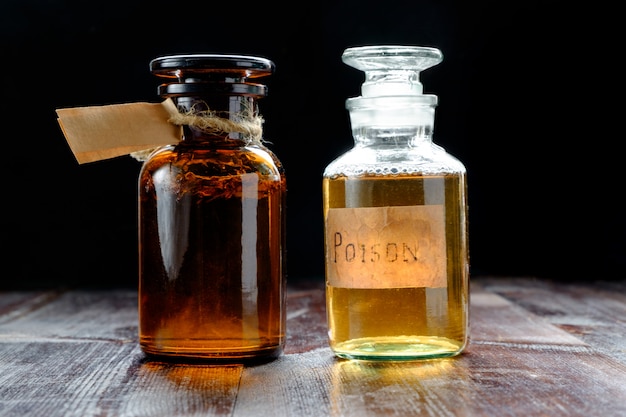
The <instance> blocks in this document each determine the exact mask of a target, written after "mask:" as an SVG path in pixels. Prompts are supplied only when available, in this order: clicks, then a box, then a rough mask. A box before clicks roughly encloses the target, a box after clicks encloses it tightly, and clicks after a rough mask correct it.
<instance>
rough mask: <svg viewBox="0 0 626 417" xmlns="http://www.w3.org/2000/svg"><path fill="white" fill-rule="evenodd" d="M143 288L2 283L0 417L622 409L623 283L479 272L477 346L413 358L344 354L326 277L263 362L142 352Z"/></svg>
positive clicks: (304, 294) (300, 291)
mask: <svg viewBox="0 0 626 417" xmlns="http://www.w3.org/2000/svg"><path fill="white" fill-rule="evenodd" d="M136 297H137V294H136V292H135V291H130V290H108V291H104V290H102V291H81V290H71V291H61V290H58V291H32V292H28V291H23V292H0V416H1V417H13V416H16V417H17V416H19V417H30V416H33V417H34V416H36V417H42V416H46V417H56V416H62V417H67V416H80V417H91V416H93V417H96V416H97V417H103V416H146V417H148V416H149V417H160V416H163V417H178V416H235V417H237V416H262V417H265V416H268V417H280V416H303V417H308V416H358V417H366V416H498V417H500V416H550V417H552V416H585V417H588V416H603V417H604V416H608V417H613V416H615V417H618V416H619V417H623V416H626V352H625V350H626V343H625V335H626V282H621V283H620V282H610V283H602V282H596V283H589V284H580V283H579V284H566V283H555V282H545V281H538V280H534V279H504V278H497V277H494V278H491V277H485V278H477V279H474V280H472V291H471V302H470V305H471V311H470V313H471V314H470V320H471V332H470V334H471V340H470V344H469V346H468V349H467V350H466V351H465V352H464V353H463V354H462V355H460V356H458V357H456V358H448V359H440V360H431V361H424V362H405V363H402V362H399V363H393V362H391V363H368V362H356V361H348V360H341V359H338V358H336V357H334V355H333V354H332V352H331V351H330V349H329V348H328V346H327V327H326V316H325V307H324V300H325V299H324V289H323V284H322V283H321V281H318V282H309V283H305V284H302V283H298V285H292V286H290V288H289V292H288V313H287V315H288V321H287V331H288V337H287V346H286V349H285V354H284V355H282V356H281V357H280V358H278V359H277V360H275V361H273V362H270V363H266V364H261V365H256V366H243V365H239V364H231V365H211V364H176V363H167V362H160V361H152V360H148V359H146V358H145V357H144V355H143V353H142V352H141V350H140V349H139V345H138V342H137V308H136Z"/></svg>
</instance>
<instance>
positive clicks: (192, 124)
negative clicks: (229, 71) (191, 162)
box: [172, 95, 262, 143]
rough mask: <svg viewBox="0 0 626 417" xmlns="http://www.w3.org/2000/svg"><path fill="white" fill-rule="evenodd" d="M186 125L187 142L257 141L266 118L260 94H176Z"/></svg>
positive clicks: (181, 115) (181, 116) (181, 122)
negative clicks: (260, 109) (259, 103)
mask: <svg viewBox="0 0 626 417" xmlns="http://www.w3.org/2000/svg"><path fill="white" fill-rule="evenodd" d="M172 99H173V100H174V103H175V104H176V106H177V108H178V111H179V115H178V117H179V118H178V119H177V124H181V125H182V126H183V142H198V141H207V140H210V141H212V142H215V141H223V142H242V143H249V142H256V141H260V139H261V137H262V120H261V118H260V117H259V114H258V106H257V101H256V97H252V96H244V95H207V96H179V97H172Z"/></svg>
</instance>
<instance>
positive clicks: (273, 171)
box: [141, 144, 284, 177]
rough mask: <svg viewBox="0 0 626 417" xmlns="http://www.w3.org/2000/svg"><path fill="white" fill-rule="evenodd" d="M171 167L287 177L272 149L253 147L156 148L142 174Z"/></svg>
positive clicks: (177, 172)
mask: <svg viewBox="0 0 626 417" xmlns="http://www.w3.org/2000/svg"><path fill="white" fill-rule="evenodd" d="M162 167H167V168H168V170H169V171H170V172H171V173H174V174H175V175H180V174H181V173H189V174H195V175H201V176H227V175H242V174H246V173H258V174H259V175H261V176H268V177H271V176H283V175H284V168H283V165H282V163H281V162H280V160H279V159H278V158H277V156H276V155H275V154H274V153H273V152H272V151H271V150H269V149H268V148H266V147H264V146H262V145H260V146H257V145H251V146H228V147H217V146H189V145H181V144H179V145H168V146H164V147H161V148H159V149H157V150H155V151H154V152H153V153H152V154H151V155H150V157H149V158H148V159H147V160H146V161H145V162H144V163H143V165H142V168H141V171H142V173H143V172H145V173H154V172H156V171H157V170H161V168H162Z"/></svg>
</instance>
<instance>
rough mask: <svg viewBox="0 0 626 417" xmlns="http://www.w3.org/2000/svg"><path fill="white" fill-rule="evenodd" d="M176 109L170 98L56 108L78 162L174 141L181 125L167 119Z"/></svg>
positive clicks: (66, 137) (142, 149)
mask: <svg viewBox="0 0 626 417" xmlns="http://www.w3.org/2000/svg"><path fill="white" fill-rule="evenodd" d="M177 112H178V110H177V109H176V105H175V104H174V103H173V102H172V100H171V99H167V100H165V101H163V102H162V103H125V104H112V105H107V106H92V107H74V108H67V109H57V110H56V113H57V116H58V122H59V125H60V126H61V129H62V130H63V134H64V135H65V139H66V140H67V143H68V144H69V145H70V149H71V150H72V153H73V154H74V156H75V157H76V160H77V161H78V163H79V164H83V163H87V162H94V161H99V160H102V159H107V158H114V157H116V156H122V155H128V154H130V153H133V152H138V151H144V150H147V149H153V148H157V147H159V146H163V145H171V144H176V143H178V142H179V141H180V140H181V138H182V128H181V127H180V126H176V125H174V124H171V123H169V122H168V119H169V118H170V116H171V115H173V114H176V113H177Z"/></svg>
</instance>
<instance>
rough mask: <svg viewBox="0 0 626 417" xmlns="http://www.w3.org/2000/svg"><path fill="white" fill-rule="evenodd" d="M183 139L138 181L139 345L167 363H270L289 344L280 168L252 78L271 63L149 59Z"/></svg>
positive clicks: (260, 91)
mask: <svg viewBox="0 0 626 417" xmlns="http://www.w3.org/2000/svg"><path fill="white" fill-rule="evenodd" d="M150 69H151V71H152V73H153V74H154V75H156V76H158V77H161V78H162V79H164V80H165V83H164V84H162V85H160V86H159V94H160V95H161V96H162V97H164V98H171V99H172V100H173V101H174V103H175V104H176V105H177V108H178V110H179V112H180V114H179V116H181V118H182V119H181V120H179V121H178V122H177V124H181V125H182V126H183V137H182V140H181V141H180V142H179V143H177V144H172V145H168V146H164V147H161V148H159V149H157V150H155V151H154V152H153V153H152V154H151V155H150V157H149V158H148V159H147V160H146V161H145V162H144V164H143V166H142V169H141V172H140V177H139V339H140V345H141V348H142V349H143V351H144V352H145V353H146V354H148V355H150V356H158V357H164V358H196V359H208V360H217V361H239V360H244V361H245V360H258V359H273V358H275V357H277V356H279V355H280V354H281V353H282V350H283V345H284V341H285V330H286V329H285V326H286V322H285V320H286V310H285V309H286V294H285V270H284V266H285V259H284V249H285V241H284V240H285V197H286V180H285V175H284V170H283V166H282V165H281V163H280V161H279V160H278V159H277V157H276V156H275V155H274V153H273V152H272V151H270V150H269V149H268V148H267V147H266V146H265V145H264V144H263V142H262V140H261V134H262V133H261V132H262V130H260V129H261V124H262V119H261V117H260V115H259V114H258V107H257V100H258V99H259V98H262V97H264V96H265V95H266V93H267V87H266V86H265V85H262V84H256V83H253V82H252V81H251V80H254V79H256V78H259V77H264V76H268V75H270V74H272V72H273V71H274V63H273V62H272V61H270V60H267V59H265V58H259V57H251V56H239V55H210V54H209V55H204V54H199V55H198V54H196V55H172V56H164V57H160V58H156V59H154V60H152V61H151V62H150Z"/></svg>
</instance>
